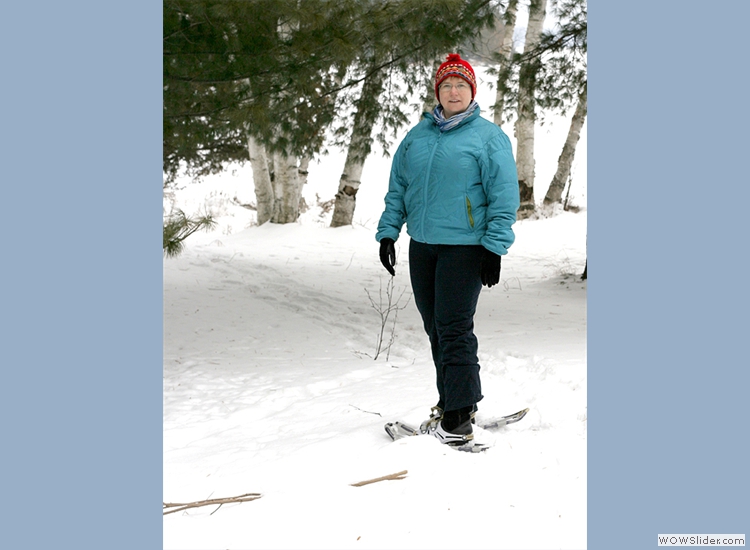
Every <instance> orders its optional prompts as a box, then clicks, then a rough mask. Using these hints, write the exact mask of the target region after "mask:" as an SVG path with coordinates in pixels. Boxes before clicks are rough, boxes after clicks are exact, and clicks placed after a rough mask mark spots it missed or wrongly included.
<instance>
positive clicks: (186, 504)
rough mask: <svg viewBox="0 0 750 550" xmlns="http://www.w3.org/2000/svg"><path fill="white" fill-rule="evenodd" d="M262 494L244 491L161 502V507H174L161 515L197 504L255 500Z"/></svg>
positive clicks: (209, 504) (207, 504)
mask: <svg viewBox="0 0 750 550" xmlns="http://www.w3.org/2000/svg"><path fill="white" fill-rule="evenodd" d="M261 496H262V495H261V494H260V493H246V494H244V495H239V496H236V497H226V498H212V499H208V500H198V501H196V502H177V503H167V502H163V503H162V504H163V505H164V506H163V509H164V510H167V508H174V510H167V511H166V512H164V514H162V515H165V516H166V515H167V514H173V513H175V512H180V511H181V510H187V509H188V508H197V507H199V506H211V505H212V504H219V505H221V504H228V503H230V502H250V501H251V500H257V499H259V498H260V497H261Z"/></svg>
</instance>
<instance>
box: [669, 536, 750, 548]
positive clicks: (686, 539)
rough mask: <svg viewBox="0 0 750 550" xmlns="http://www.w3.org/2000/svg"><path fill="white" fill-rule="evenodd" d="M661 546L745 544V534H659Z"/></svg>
mask: <svg viewBox="0 0 750 550" xmlns="http://www.w3.org/2000/svg"><path fill="white" fill-rule="evenodd" d="M657 537H658V538H659V546H745V535H657Z"/></svg>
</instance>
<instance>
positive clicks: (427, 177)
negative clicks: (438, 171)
mask: <svg viewBox="0 0 750 550" xmlns="http://www.w3.org/2000/svg"><path fill="white" fill-rule="evenodd" d="M442 137H443V132H440V133H439V134H438V137H437V140H436V141H435V145H434V146H433V147H432V153H430V160H429V162H428V163H427V174H426V175H425V181H424V197H423V199H424V208H422V223H421V225H422V231H425V219H426V218H427V196H428V189H427V186H428V185H429V183H430V173H431V172H432V161H433V159H434V158H435V152H437V148H438V145H440V139H441V138H442ZM422 236H423V237H424V238H425V241H426V240H427V236H426V235H422Z"/></svg>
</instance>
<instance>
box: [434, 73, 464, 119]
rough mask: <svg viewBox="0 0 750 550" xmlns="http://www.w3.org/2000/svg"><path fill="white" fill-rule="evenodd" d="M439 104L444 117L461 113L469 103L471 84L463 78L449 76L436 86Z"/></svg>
mask: <svg viewBox="0 0 750 550" xmlns="http://www.w3.org/2000/svg"><path fill="white" fill-rule="evenodd" d="M438 94H439V96H438V97H439V98H440V105H442V106H443V114H444V115H445V118H450V117H452V116H453V115H457V114H458V113H463V112H464V111H465V110H466V109H468V108H469V103H471V86H470V85H469V83H468V82H466V81H465V80H464V79H463V78H460V77H458V76H449V77H448V78H446V79H445V80H443V81H442V82H441V83H440V86H438Z"/></svg>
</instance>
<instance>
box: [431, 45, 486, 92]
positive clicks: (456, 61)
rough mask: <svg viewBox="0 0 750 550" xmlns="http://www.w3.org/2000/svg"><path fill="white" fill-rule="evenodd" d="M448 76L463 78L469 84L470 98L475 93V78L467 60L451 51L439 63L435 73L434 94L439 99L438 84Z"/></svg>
mask: <svg viewBox="0 0 750 550" xmlns="http://www.w3.org/2000/svg"><path fill="white" fill-rule="evenodd" d="M449 76H457V77H459V78H463V79H464V80H465V81H466V82H468V83H469V86H471V99H474V96H475V95H476V93H477V79H476V76H474V69H473V68H472V67H471V65H469V62H468V61H466V60H465V59H461V56H460V55H459V54H457V53H452V54H450V55H449V56H448V59H447V60H446V61H445V62H444V63H443V64H442V65H440V67H439V68H438V70H437V73H435V96H436V97H437V98H438V100H440V92H439V87H440V84H441V83H442V82H443V80H445V79H446V78H448V77H449Z"/></svg>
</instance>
